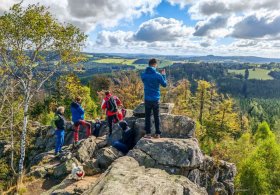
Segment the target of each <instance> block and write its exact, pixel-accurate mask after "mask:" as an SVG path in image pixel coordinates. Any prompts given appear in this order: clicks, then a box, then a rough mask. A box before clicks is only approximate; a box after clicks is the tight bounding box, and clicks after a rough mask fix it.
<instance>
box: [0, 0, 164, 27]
mask: <svg viewBox="0 0 280 195" xmlns="http://www.w3.org/2000/svg"><path fill="white" fill-rule="evenodd" d="M18 2H20V0H9V3H8V1H4V0H0V14H1V10H2V12H3V10H7V9H8V8H9V7H10V6H11V5H12V4H14V3H18ZM160 2H161V0H118V1H115V0H79V1H77V0H41V1H39V0H36V1H34V0H25V1H24V5H28V4H34V3H40V4H43V5H46V6H48V7H50V10H51V12H52V13H53V14H54V15H55V16H56V17H57V18H58V19H59V20H60V21H62V22H69V23H73V24H75V25H77V26H78V27H80V28H81V29H83V30H85V31H90V30H93V29H94V28H95V27H96V26H97V25H101V26H103V27H114V26H116V25H118V24H119V22H120V21H121V20H132V19H133V18H137V17H140V16H141V15H142V14H149V13H153V11H154V8H156V7H157V6H158V4H159V3H160Z"/></svg>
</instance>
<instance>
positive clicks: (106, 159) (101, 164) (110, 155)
mask: <svg viewBox="0 0 280 195" xmlns="http://www.w3.org/2000/svg"><path fill="white" fill-rule="evenodd" d="M121 156H123V154H122V153H121V152H120V151H118V150H117V149H116V148H114V147H105V148H102V149H100V150H99V151H98V152H97V154H96V158H97V160H96V164H97V166H98V168H100V169H101V170H106V169H107V168H108V167H109V166H110V165H111V164H112V162H114V161H115V160H116V159H117V158H119V157H121Z"/></svg>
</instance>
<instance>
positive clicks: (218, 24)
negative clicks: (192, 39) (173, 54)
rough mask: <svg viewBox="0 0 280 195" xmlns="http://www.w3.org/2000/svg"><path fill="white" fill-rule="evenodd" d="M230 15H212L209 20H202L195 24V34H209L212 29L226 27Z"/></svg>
mask: <svg viewBox="0 0 280 195" xmlns="http://www.w3.org/2000/svg"><path fill="white" fill-rule="evenodd" d="M228 18H229V17H228V16H227V15H224V16H221V15H217V16H214V17H210V18H209V19H207V20H204V21H200V22H198V23H197V24H196V26H195V32H194V34H193V35H194V36H206V35H209V34H210V32H211V30H216V29H220V28H224V27H226V26H227V21H228Z"/></svg>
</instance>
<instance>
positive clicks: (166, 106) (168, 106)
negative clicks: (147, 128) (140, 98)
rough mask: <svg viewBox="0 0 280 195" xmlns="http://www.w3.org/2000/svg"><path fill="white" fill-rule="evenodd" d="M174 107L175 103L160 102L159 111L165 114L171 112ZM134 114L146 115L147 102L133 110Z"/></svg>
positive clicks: (138, 115) (136, 115) (137, 115)
mask: <svg viewBox="0 0 280 195" xmlns="http://www.w3.org/2000/svg"><path fill="white" fill-rule="evenodd" d="M173 108H174V104H172V103H160V105H159V111H160V113H162V114H163V113H164V114H171V112H172V110H173ZM133 115H134V116H135V117H145V104H144V103H142V104H140V105H139V106H137V107H136V108H135V110H134V111H133Z"/></svg>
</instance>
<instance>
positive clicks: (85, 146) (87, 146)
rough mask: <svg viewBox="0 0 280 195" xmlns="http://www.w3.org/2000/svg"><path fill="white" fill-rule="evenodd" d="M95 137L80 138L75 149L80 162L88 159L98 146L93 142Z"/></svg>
mask: <svg viewBox="0 0 280 195" xmlns="http://www.w3.org/2000/svg"><path fill="white" fill-rule="evenodd" d="M95 140H96V137H94V136H91V137H89V138H88V139H85V140H82V141H81V143H80V145H79V148H78V150H77V151H76V158H77V159H78V160H79V161H80V162H86V161H88V160H90V159H91V158H92V157H93V155H94V152H95V150H96V149H98V146H97V144H96V142H95Z"/></svg>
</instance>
